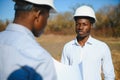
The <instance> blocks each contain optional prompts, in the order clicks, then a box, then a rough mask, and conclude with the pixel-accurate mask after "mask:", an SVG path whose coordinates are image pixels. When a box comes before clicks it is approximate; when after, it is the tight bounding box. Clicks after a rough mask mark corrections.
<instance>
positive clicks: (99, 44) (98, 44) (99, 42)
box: [92, 38, 107, 46]
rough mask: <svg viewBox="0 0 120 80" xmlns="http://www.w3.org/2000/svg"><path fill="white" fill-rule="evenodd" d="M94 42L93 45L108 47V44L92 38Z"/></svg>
mask: <svg viewBox="0 0 120 80" xmlns="http://www.w3.org/2000/svg"><path fill="white" fill-rule="evenodd" d="M92 42H93V44H95V45H97V46H107V43H106V42H104V41H102V40H99V39H96V38H92Z"/></svg>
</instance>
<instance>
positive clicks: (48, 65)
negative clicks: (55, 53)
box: [37, 58, 57, 80]
mask: <svg viewBox="0 0 120 80" xmlns="http://www.w3.org/2000/svg"><path fill="white" fill-rule="evenodd" d="M37 71H38V72H40V74H41V75H42V76H44V77H43V80H57V74H56V70H55V66H54V63H53V60H52V58H50V59H49V61H45V62H44V63H42V64H41V63H40V64H39V65H38V69H37Z"/></svg>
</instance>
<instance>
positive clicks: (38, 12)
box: [35, 10, 41, 18]
mask: <svg viewBox="0 0 120 80" xmlns="http://www.w3.org/2000/svg"><path fill="white" fill-rule="evenodd" d="M40 13H41V11H40V10H39V11H37V12H36V14H35V17H36V18H38V17H39V16H40Z"/></svg>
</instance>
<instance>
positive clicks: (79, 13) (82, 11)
mask: <svg viewBox="0 0 120 80" xmlns="http://www.w3.org/2000/svg"><path fill="white" fill-rule="evenodd" d="M83 16H86V17H91V18H93V19H94V20H95V21H96V16H95V12H94V10H93V9H92V8H91V7H90V6H87V5H83V6H81V7H79V8H77V10H76V11H75V14H74V18H75V17H83Z"/></svg>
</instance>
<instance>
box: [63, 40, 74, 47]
mask: <svg viewBox="0 0 120 80" xmlns="http://www.w3.org/2000/svg"><path fill="white" fill-rule="evenodd" d="M73 44H75V39H73V40H71V41H68V42H67V43H65V46H70V45H73Z"/></svg>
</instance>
